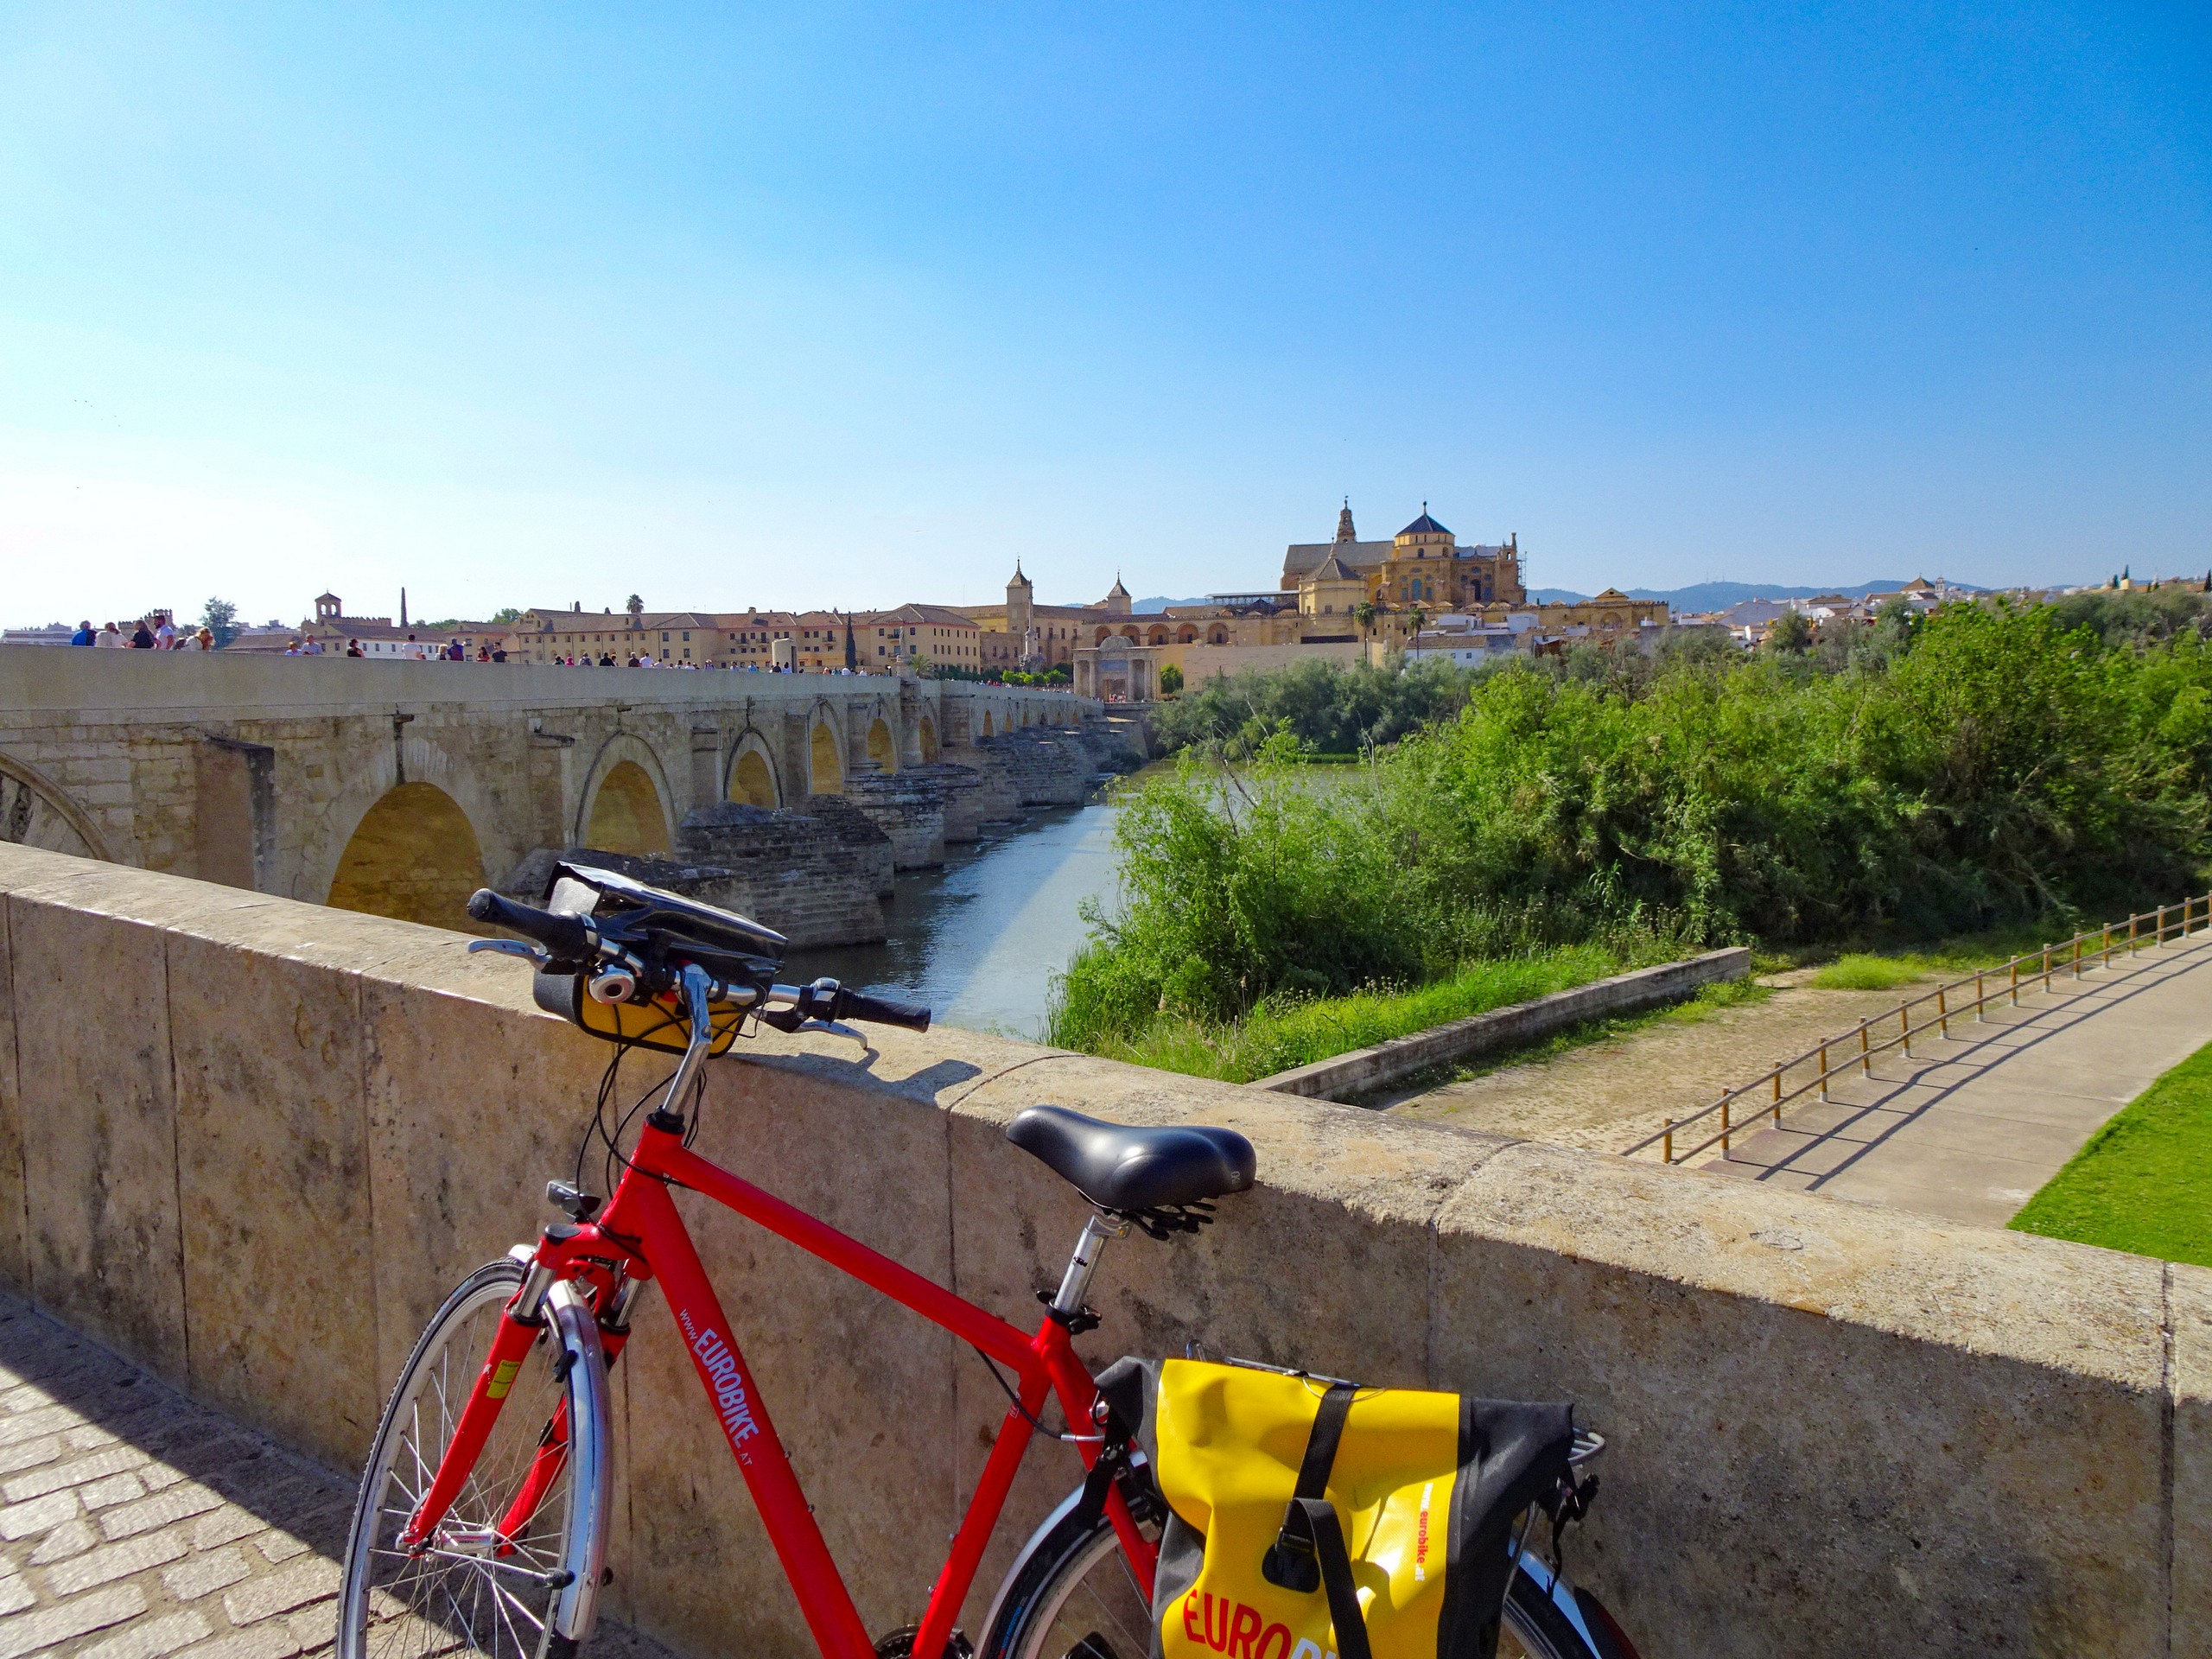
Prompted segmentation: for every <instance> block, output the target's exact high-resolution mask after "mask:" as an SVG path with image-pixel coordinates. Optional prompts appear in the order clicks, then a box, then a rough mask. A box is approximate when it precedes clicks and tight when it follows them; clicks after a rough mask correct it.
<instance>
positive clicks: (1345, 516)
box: [1337, 496, 1359, 547]
mask: <svg viewBox="0 0 2212 1659" xmlns="http://www.w3.org/2000/svg"><path fill="white" fill-rule="evenodd" d="M1358 539H1359V532H1358V531H1356V530H1354V529H1353V528H1352V527H1351V497H1350V496H1346V497H1344V511H1343V512H1340V513H1338V515H1337V545H1338V547H1342V546H1344V544H1345V543H1347V542H1356V541H1357V540H1358Z"/></svg>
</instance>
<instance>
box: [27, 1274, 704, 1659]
mask: <svg viewBox="0 0 2212 1659" xmlns="http://www.w3.org/2000/svg"><path fill="white" fill-rule="evenodd" d="M352 1506H353V1483H352V1482H351V1481H350V1480H349V1479H346V1478H340V1477H339V1476H337V1475H334V1474H333V1473H331V1472H330V1471H328V1470H327V1469H323V1468H321V1467H320V1466H319V1465H315V1464H314V1463H311V1462H309V1461H308V1459H304V1458H301V1457H299V1456H296V1454H294V1453H291V1452H286V1451H284V1450H283V1448H281V1447H280V1446H277V1445H276V1444H275V1443H274V1442H273V1441H271V1440H268V1439H266V1438H265V1437H264V1436H262V1435H259V1434H256V1433H252V1432H251V1431H249V1430H247V1429H245V1428H242V1427H239V1426H238V1425H237V1424H235V1423H233V1422H232V1421H230V1420H229V1419H227V1418H226V1417H224V1416H223V1415H221V1414H219V1413H217V1412H213V1411H211V1410H208V1409H207V1408H205V1407H203V1406H200V1405H197V1404H195V1403H194V1402H192V1401H191V1400H189V1399H188V1398H186V1397H185V1396H184V1395H181V1394H179V1393H178V1392H177V1391H176V1390H175V1389H171V1388H169V1387H168V1385H166V1384H165V1383H161V1382H159V1381H157V1380H156V1378H154V1377H152V1376H149V1375H148V1374H147V1373H145V1372H143V1371H142V1370H138V1369H137V1367H135V1366H133V1365H130V1364H129V1363H126V1362H124V1361H123V1360H121V1359H118V1358H117V1357H115V1356H114V1355H113V1354H111V1353H109V1352H108V1351H106V1350H105V1349H103V1348H101V1347H99V1345H97V1344H93V1343H92V1342H89V1341H87V1340H86V1339H85V1338H82V1337H79V1336H78V1335H76V1334H75V1333H74V1332H71V1331H69V1330H68V1329H67V1328H66V1327H64V1326H62V1325H57V1324H56V1323H54V1321H53V1320H51V1319H47V1318H46V1317H45V1316H44V1315H42V1314H41V1313H37V1312H35V1310H33V1309H31V1308H30V1307H29V1306H26V1305H25V1304H24V1303H23V1302H22V1301H20V1300H16V1298H14V1297H12V1296H8V1295H6V1294H0V1659H25V1656H29V1655H44V1654H55V1655H69V1656H73V1659H162V1656H166V1655H172V1654H174V1655H177V1656H180V1659H295V1656H299V1655H308V1656H320V1655H324V1654H328V1653H329V1652H331V1650H332V1647H333V1643H334V1637H335V1630H336V1606H337V1603H336V1600H335V1598H336V1596H337V1594H338V1560H337V1558H338V1556H339V1554H340V1552H341V1551H342V1549H343V1548H344V1546H345V1541H346V1527H347V1523H348V1522H349V1520H350V1519H351V1512H352ZM589 1651H590V1652H591V1653H592V1655H593V1656H594V1659H600V1656H601V1655H608V1656H628V1659H653V1656H659V1655H663V1654H664V1653H665V1649H661V1648H659V1647H658V1645H657V1644H655V1643H651V1642H649V1641H647V1640H645V1638H643V1637H639V1636H637V1635H635V1634H634V1633H633V1632H631V1631H629V1630H624V1629H622V1628H621V1627H620V1626H617V1625H613V1624H609V1623H608V1622H607V1621H604V1620H602V1621H601V1634H600V1636H599V1637H598V1638H597V1639H595V1640H594V1641H593V1642H592V1643H591V1644H590V1648H589Z"/></svg>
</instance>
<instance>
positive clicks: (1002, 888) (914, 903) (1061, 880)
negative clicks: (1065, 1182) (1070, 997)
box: [785, 801, 1117, 1039]
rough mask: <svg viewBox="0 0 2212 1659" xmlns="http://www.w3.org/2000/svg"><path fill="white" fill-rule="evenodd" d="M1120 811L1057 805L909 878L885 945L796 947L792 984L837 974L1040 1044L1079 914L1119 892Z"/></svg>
mask: <svg viewBox="0 0 2212 1659" xmlns="http://www.w3.org/2000/svg"><path fill="white" fill-rule="evenodd" d="M1116 810H1117V809H1116V808H1115V807H1114V806H1112V805H1110V804H1108V803H1106V802H1103V801H1100V802H1095V803H1093V804H1090V805H1088V806H1065V807H1052V808H1048V809H1046V810H1042V811H1039V812H1036V813H1034V814H1033V815H1032V817H1030V819H1029V821H1028V822H1027V823H1024V824H1022V825H1021V826H1020V827H1019V828H1018V829H1009V830H1006V831H1004V832H1001V833H998V834H995V835H994V836H991V837H990V838H988V839H986V840H984V841H981V842H976V844H975V845H973V846H968V847H948V848H946V849H945V862H944V868H942V869H936V870H905V871H901V872H900V873H899V877H898V888H897V892H896V893H895V894H894V895H893V898H892V899H890V901H889V903H888V906H887V913H886V916H885V921H886V923H887V931H888V933H889V938H887V939H886V940H885V941H884V943H883V944H861V945H846V946H842V947H839V948H837V949H835V950H795V951H793V952H792V953H791V958H790V961H789V963H788V966H787V968H786V970H785V977H786V978H791V977H793V976H798V978H801V979H811V978H814V977H815V976H817V975H821V974H830V975H834V976H836V977H837V978H839V979H842V980H843V981H844V982H846V983H847V984H849V985H857V986H859V987H861V988H863V989H866V990H869V991H875V992H879V993H880V994H882V995H887V996H899V997H903V998H907V999H910V1000H912V1001H917V1002H922V1003H925V1004H927V1005H928V1007H930V1009H931V1012H932V1013H933V1014H935V1015H936V1017H937V1020H938V1023H939V1024H942V1025H949V1026H961V1027H965V1028H966V1029H968V1030H969V1031H991V1032H1000V1033H1004V1034H1006V1035H1007V1036H1010V1037H1024V1038H1031V1039H1034V1038H1035V1037H1037V1036H1039V1034H1040V1033H1041V1030H1042V1027H1043V1024H1044V1019H1045V996H1046V991H1047V989H1048V988H1049V984H1050V982H1051V979H1052V976H1053V975H1055V974H1057V973H1058V972H1059V971H1060V970H1061V969H1064V968H1065V967H1066V966H1067V961H1068V958H1069V957H1071V956H1072V955H1074V954H1075V952H1076V950H1077V949H1078V948H1079V947H1080V946H1081V945H1082V944H1083V942H1084V937H1085V929H1084V925H1083V918H1082V917H1081V916H1080V915H1079V914H1078V913H1077V912H1078V909H1079V907H1080V906H1081V905H1082V903H1083V901H1084V899H1089V898H1092V897H1094V896H1105V895H1108V894H1109V893H1111V892H1112V889H1113V886H1114V850H1113V842H1112V836H1113V827H1114V814H1115V812H1116Z"/></svg>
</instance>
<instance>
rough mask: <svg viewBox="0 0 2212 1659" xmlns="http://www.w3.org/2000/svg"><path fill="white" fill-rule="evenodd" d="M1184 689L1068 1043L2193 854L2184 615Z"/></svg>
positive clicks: (1058, 1032) (2017, 913)
mask: <svg viewBox="0 0 2212 1659" xmlns="http://www.w3.org/2000/svg"><path fill="white" fill-rule="evenodd" d="M2119 597H2122V598H2124V597H2126V596H2125V595H2121V596H2119ZM2069 622H2075V623H2077V624H2079V625H2077V626H2068V624H2069ZM1716 643H1717V644H1719V645H1720V646H1721V647H1722V649H1720V650H1719V651H1715V650H1713V648H1712V646H1713V645H1714V644H1716ZM1176 708H1177V709H1178V710H1183V709H1192V710H1197V711H1198V712H1196V713H1192V714H1189V715H1182V716H1181V718H1184V719H1186V720H1189V721H1193V722H1197V724H1195V725H1194V726H1193V727H1192V728H1191V729H1189V730H1186V731H1185V732H1184V734H1183V738H1184V742H1185V753H1184V756H1183V759H1182V761H1181V764H1180V765H1179V766H1178V767H1177V769H1176V770H1175V771H1174V772H1173V775H1170V776H1166V777H1161V778H1157V779H1154V780H1153V781H1151V782H1149V783H1148V784H1147V785H1144V786H1142V787H1141V788H1140V789H1138V790H1136V791H1133V793H1132V794H1131V796H1130V797H1129V798H1128V800H1127V802H1126V804H1125V805H1124V807H1123V810H1122V813H1121V815H1120V817H1119V820H1118V824H1117V829H1116V837H1117V841H1118V843H1119V849H1120V852H1121V855H1122V863H1121V875H1122V900H1121V902H1120V904H1119V906H1118V907H1116V909H1115V910H1113V911H1112V912H1110V913H1109V912H1097V913H1095V914H1094V915H1093V916H1092V918H1091V921H1092V926H1093V937H1092V939H1091V942H1090V944H1089V945H1088V946H1087V947H1086V948H1085V949H1084V950H1083V951H1082V952H1080V953H1079V954H1078V955H1077V957H1076V958H1075V959H1074V960H1073V961H1072V962H1071V963H1070V965H1069V968H1068V970H1067V973H1066V975H1065V977H1064V978H1063V979H1062V981H1061V982H1060V983H1059V985H1058V988H1057V995H1056V998H1055V1001H1054V1004H1053V1007H1052V1014H1051V1024H1050V1030H1051V1036H1052V1040H1053V1041H1054V1042H1057V1043H1060V1044H1064V1045H1066V1046H1075V1047H1080V1048H1085V1049H1090V1050H1092V1051H1094V1052H1109V1051H1115V1052H1128V1053H1129V1054H1130V1055H1131V1057H1132V1058H1134V1057H1135V1054H1136V1052H1138V1051H1139V1050H1141V1049H1145V1048H1146V1047H1147V1045H1151V1044H1154V1042H1155V1041H1156V1042H1158V1043H1161V1044H1165V1045H1166V1046H1167V1047H1168V1048H1171V1049H1172V1048H1175V1047H1177V1046H1181V1047H1183V1048H1187V1047H1188V1046H1189V1043H1190V1041H1191V1040H1193V1039H1190V1038H1188V1037H1187V1036H1173V1035H1172V1034H1171V1033H1173V1031H1176V1030H1179V1029H1182V1028H1184V1027H1189V1028H1191V1029H1192V1030H1198V1029H1203V1030H1204V1031H1206V1032H1210V1033H1213V1035H1212V1036H1211V1038H1209V1039H1207V1040H1208V1041H1210V1042H1211V1043H1212V1044H1213V1046H1215V1047H1216V1048H1219V1047H1220V1046H1222V1045H1223V1044H1224V1043H1225V1042H1227V1041H1228V1040H1229V1039H1227V1037H1226V1036H1225V1035H1224V1033H1227V1032H1228V1031H1229V1030H1230V1027H1247V1026H1249V1025H1251V1024H1252V1022H1254V1021H1255V1020H1259V1021H1261V1022H1262V1023H1269V1022H1272V1023H1275V1024H1280V1023H1281V1022H1283V1021H1286V1020H1304V1021H1307V1022H1309V1023H1311V1022H1319V1024H1320V1025H1323V1026H1325V1024H1326V1022H1327V1020H1328V1019H1329V1018H1330V1017H1331V1016H1329V1015H1327V1014H1325V1013H1324V1012H1322V1011H1319V1010H1317V1009H1313V1008H1312V1007H1308V1006H1307V1005H1310V1004H1313V1003H1315V1002H1317V1001H1321V1000H1324V999H1339V998H1344V997H1347V996H1352V995H1365V996H1370V997H1376V996H1382V997H1391V996H1402V995H1408V994H1410V993H1415V992H1418V991H1420V990H1421V989H1423V988H1428V987H1433V986H1435V985H1439V984H1442V983H1447V982H1452V980H1453V979H1454V978H1455V977H1456V976H1459V975H1461V974H1462V973H1463V972H1465V971H1466V970H1467V969H1468V968H1469V966H1470V964H1477V963H1489V964H1498V963H1529V964H1541V963H1544V962H1546V961H1549V960H1554V959H1555V960H1559V961H1561V962H1566V961H1570V960H1573V961H1585V960H1586V965H1587V964H1588V963H1596V962H1598V961H1599V960H1602V961H1604V962H1605V963H1609V964H1620V965H1626V964H1628V963H1632V962H1637V961H1648V960H1652V959H1654V958H1655V957H1661V956H1672V955H1679V954H1682V953H1685V952H1687V951H1688V950H1693V949H1696V948H1701V947H1705V946H1709V945H1713V944H1727V943H1748V944H1757V945H1760V946H1764V947H1767V948H1770V949H1776V950H1804V949H1806V948H1808V947H1816V946H1827V947H1831V948H1840V947H1843V946H1847V945H1851V946H1863V945H1865V944H1867V943H1869V942H1872V941H1889V942H1891V943H1895V944H1905V943H1909V942H1910V941H1912V940H1916V939H1934V938H1943V937H1947V936H1953V935H1957V934H1961V933H1971V932H1980V931H1986V930H1990V929H1993V928H2000V927H2009V926H2016V925H2031V924H2038V923H2048V924H2049V925H2053V926H2056V925H2062V924H2064V923H2067V922H2070V921H2073V920H2075V919H2077V918H2089V917H2094V916H2098V915H2102V914H2106V913H2113V914H2118V913H2121V912H2125V911H2126V910H2127V909H2129V908H2130V907H2132V906H2137V905H2139V904H2143V903H2155V902H2158V901H2159V900H2161V899H2171V897H2173V896H2174V895H2175V894H2177V893H2181V892H2183V891H2184V890H2186V889H2189V888H2192V887H2196V885H2197V884H2198V881H2199V879H2200V874H2201V872H2202V870H2203V868H2205V865H2206V861H2207V856H2208V852H2212V809H2209V808H2208V785H2209V784H2212V651H2208V649H2207V647H2206V645H2205V642H2204V640H2203V639H2202V636H2201V633H2200V632H2199V620H2192V619H2190V618H2184V619H2183V621H2182V623H2181V625H2180V626H2175V627H2173V628H2171V629H2169V630H2167V631H2165V632H2163V633H2162V634H2161V633H2158V632H2155V631H2151V632H2137V631H2133V630H2131V629H2129V628H2126V627H2122V628H2117V629H2107V628H2106V627H2103V626H2097V619H2095V618H2088V619H2082V618H2074V617H2064V616H2062V614H2061V613H2058V612H2056V611H2054V610H2053V609H2051V608H2049V607H2037V608H2035V609H2032V610H2027V611H2014V610H2010V609H2007V608H2005V607H1999V606H1985V605H1959V606H1954V607H1947V608H1945V609H1943V610H1941V611H1938V612H1936V613H1934V614H1932V615H1930V616H1929V617H1928V618H1926V619H1925V620H1915V619H1911V618H1908V617H1904V616H1903V615H1901V614H1900V615H1896V616H1892V617H1890V618H1885V620H1884V622H1883V623H1882V624H1881V625H1879V626H1877V627H1876V628H1874V629H1872V630H1868V631H1867V632H1866V635H1863V636H1861V637H1860V638H1859V639H1856V640H1854V641H1853V642H1852V644H1851V645H1850V646H1849V648H1848V649H1834V650H1828V651H1827V652H1825V654H1823V652H1822V651H1821V649H1820V648H1818V647H1815V649H1814V650H1808V651H1802V652H1766V653H1762V654H1760V655H1758V656H1756V657H1751V658H1745V657H1743V656H1742V655H1741V654H1740V653H1738V652H1734V651H1733V648H1732V647H1727V646H1726V642H1725V641H1719V642H1714V641H1711V640H1710V639H1707V640H1702V641H1700V640H1696V639H1691V640H1686V641H1684V642H1682V643H1681V645H1679V646H1677V647H1676V648H1674V649H1671V650H1667V651H1662V652H1657V653H1655V654H1654V655H1653V656H1651V657H1649V658H1646V657H1644V656H1643V655H1641V654H1631V656H1630V657H1624V658H1623V659H1622V660H1620V661H1618V662H1612V663H1608V664H1589V663H1583V664H1577V663H1575V662H1573V661H1572V660H1570V661H1568V662H1566V663H1555V664H1546V665H1531V664H1514V665H1512V666H1510V667H1507V668H1505V669H1503V670H1501V671H1495V672H1490V673H1484V674H1476V675H1466V674H1459V673H1453V672H1449V671H1441V672H1440V671H1435V670H1433V669H1432V668H1431V667H1430V665H1427V664H1423V665H1421V667H1420V668H1419V669H1416V670H1413V671H1408V672H1406V673H1404V674H1402V675H1399V676H1395V677H1391V676H1389V674H1388V673H1387V672H1386V671H1383V670H1370V669H1353V670H1334V669H1325V668H1321V667H1320V666H1319V665H1311V664H1309V665H1303V666H1301V667H1300V668H1297V669H1294V670H1290V671H1285V672H1283V673H1281V674H1279V675H1274V676H1260V677H1249V679H1247V680H1245V681H1244V682H1243V683H1239V682H1238V681H1230V682H1229V683H1227V684H1226V685H1225V686H1224V685H1209V686H1207V687H1203V688H1199V689H1198V690H1195V691H1192V692H1186V693H1185V697H1184V698H1183V699H1182V700H1181V702H1179V704H1178V705H1176ZM1206 709H1211V711H1212V712H1211V715H1208V714H1205V712H1204V711H1205V710H1206ZM1232 715H1233V716H1234V717H1235V723H1234V724H1233V725H1231V726H1230V728H1229V729H1228V730H1227V731H1225V732H1224V730H1223V729H1222V728H1223V724H1224V722H1227V721H1229V720H1230V717H1231V716H1232ZM1390 734H1395V739H1396V741H1395V742H1394V743H1392V744H1391V745H1390V747H1388V748H1384V747H1379V746H1380V745H1381V744H1382V743H1383V742H1385V741H1389V735H1390ZM1347 744H1349V745H1351V746H1352V747H1365V750H1366V758H1365V760H1363V763H1362V764H1361V765H1359V766H1356V767H1342V768H1332V769H1331V770H1330V772H1328V773H1326V774H1321V775H1320V776H1321V777H1325V780H1326V781H1325V786H1324V785H1322V784H1321V783H1319V781H1317V774H1315V773H1314V772H1312V771H1311V770H1310V769H1309V768H1307V767H1305V766H1301V765H1300V764H1298V762H1299V760H1300V757H1301V756H1302V755H1303V754H1305V753H1307V752H1309V751H1310V750H1314V749H1323V748H1328V747H1338V748H1339V750H1341V747H1344V746H1345V745H1347ZM1238 755H1243V756H1248V757H1249V759H1248V760H1243V761H1241V762H1237V761H1236V756H1238ZM1566 950H1582V951H1588V952H1592V953H1595V954H1594V955H1592V956H1591V957H1588V958H1586V959H1583V958H1568V957H1559V956H1558V954H1557V953H1560V952H1561V951H1566ZM1531 971H1532V972H1536V973H1541V971H1542V970H1541V968H1540V967H1539V968H1532V969H1531ZM1598 971H1612V968H1611V966H1608V967H1606V968H1605V969H1599V970H1598ZM1584 976H1585V977H1589V976H1594V975H1593V974H1592V973H1588V972H1586V973H1585V974H1584ZM1569 982H1572V981H1569ZM1447 1017H1448V1016H1447ZM1432 1023H1433V1022H1432ZM1364 1028H1366V1027H1363V1029H1364ZM1405 1028H1406V1029H1414V1028H1417V1027H1405ZM1388 1034H1397V1033H1395V1032H1394V1033H1388ZM1238 1040H1240V1041H1241V1040H1243V1039H1238ZM1361 1040H1362V1041H1372V1040H1376V1039H1375V1038H1374V1037H1371V1036H1370V1037H1364V1038H1362V1039H1361ZM1347 1046H1357V1044H1350V1045H1347ZM1307 1058H1319V1055H1318V1054H1313V1055H1308V1056H1307ZM1154 1063H1155V1064H1160V1063H1165V1062H1162V1061H1158V1060H1155V1061H1154ZM1287 1063H1288V1064H1296V1063H1298V1062H1295V1061H1293V1062H1287Z"/></svg>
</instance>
